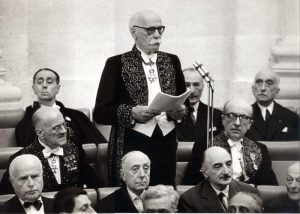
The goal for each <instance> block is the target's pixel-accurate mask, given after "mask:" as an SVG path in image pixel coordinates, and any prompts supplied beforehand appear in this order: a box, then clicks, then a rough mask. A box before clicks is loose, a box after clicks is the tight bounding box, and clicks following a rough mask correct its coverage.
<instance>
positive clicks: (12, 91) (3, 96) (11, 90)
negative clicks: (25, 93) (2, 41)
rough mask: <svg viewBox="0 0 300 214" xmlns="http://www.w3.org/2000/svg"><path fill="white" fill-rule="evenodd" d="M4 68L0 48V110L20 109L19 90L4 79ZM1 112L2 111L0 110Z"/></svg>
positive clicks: (20, 94)
mask: <svg viewBox="0 0 300 214" xmlns="http://www.w3.org/2000/svg"><path fill="white" fill-rule="evenodd" d="M5 75H6V69H5V68H4V67H2V51H1V50H0V111H1V112H2V111H7V110H13V109H20V108H21V107H20V104H19V101H20V99H21V97H22V93H21V90H20V89H19V88H18V87H15V86H13V85H11V84H10V83H9V82H6V81H5ZM2 113H3V112H2Z"/></svg>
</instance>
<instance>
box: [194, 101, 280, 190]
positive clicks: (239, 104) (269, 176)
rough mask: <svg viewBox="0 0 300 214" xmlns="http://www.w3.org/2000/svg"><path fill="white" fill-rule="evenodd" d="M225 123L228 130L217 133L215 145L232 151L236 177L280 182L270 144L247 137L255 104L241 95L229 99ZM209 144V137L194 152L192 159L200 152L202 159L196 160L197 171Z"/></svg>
mask: <svg viewBox="0 0 300 214" xmlns="http://www.w3.org/2000/svg"><path fill="white" fill-rule="evenodd" d="M222 123H223V126H224V132H221V133H220V134H219V135H217V136H214V139H213V145H214V146H220V147H223V148H225V149H226V150H227V151H228V152H230V153H231V155H232V163H233V164H232V168H233V178H234V179H237V180H239V181H243V182H246V183H250V184H254V185H278V182H277V179H276V175H275V173H274V172H273V170H272V162H271V159H270V155H269V152H268V148H267V147H266V146H265V145H264V144H262V143H258V142H254V141H252V140H250V139H249V138H247V137H245V134H246V132H247V131H248V130H249V128H250V127H251V124H252V107H251V105H250V104H248V103H247V102H246V101H245V100H243V99H240V98H233V99H231V100H229V101H227V102H226V103H225V105H224V108H223V114H222ZM209 144H210V145H211V142H209ZM206 145H207V144H206V141H203V142H202V143H201V144H199V146H200V148H198V149H197V151H198V152H197V153H193V154H192V158H191V162H192V161H195V160H196V158H194V157H193V156H199V157H198V160H199V162H198V163H193V166H195V167H194V168H193V170H194V171H197V170H199V168H200V165H201V161H202V158H203V155H202V153H203V151H204V150H205V149H206ZM197 164H198V165H197ZM197 166H198V167H197Z"/></svg>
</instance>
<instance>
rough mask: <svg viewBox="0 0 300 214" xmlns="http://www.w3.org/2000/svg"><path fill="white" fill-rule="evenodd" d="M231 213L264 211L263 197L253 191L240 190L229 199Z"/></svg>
mask: <svg viewBox="0 0 300 214" xmlns="http://www.w3.org/2000/svg"><path fill="white" fill-rule="evenodd" d="M228 206H229V207H228V212H229V213H262V212H263V205H262V199H261V197H260V196H259V195H257V194H254V193H251V192H238V193H236V194H235V195H234V196H233V197H232V198H231V199H230V201H229V205H228Z"/></svg>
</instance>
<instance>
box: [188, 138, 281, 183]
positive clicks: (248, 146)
mask: <svg viewBox="0 0 300 214" xmlns="http://www.w3.org/2000/svg"><path fill="white" fill-rule="evenodd" d="M242 145H243V147H242V152H243V158H244V166H245V172H246V175H247V177H248V178H249V179H246V178H245V177H242V181H244V182H246V183H250V184H254V185H255V186H257V185H278V182H277V179H276V175H275V173H274V172H273V170H272V162H271V158H270V155H269V152H268V149H267V147H266V146H265V145H264V144H262V143H258V142H254V141H252V140H250V139H248V138H246V137H244V138H243V142H242ZM214 146H220V147H223V148H224V149H226V150H227V151H228V152H229V153H231V150H230V146H229V143H228V137H227V136H226V135H225V133H224V132H222V133H220V134H219V135H217V136H215V137H214ZM206 147H207V146H206V139H205V140H204V141H203V142H202V143H200V144H195V145H194V147H193V151H192V158H191V160H190V162H189V164H188V167H187V170H186V174H185V178H184V182H185V183H184V184H188V185H195V184H196V183H198V182H200V181H201V180H203V179H204V176H203V174H202V173H201V172H200V168H201V165H202V161H203V152H204V151H205V150H206Z"/></svg>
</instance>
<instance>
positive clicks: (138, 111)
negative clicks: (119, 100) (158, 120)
mask: <svg viewBox="0 0 300 214" xmlns="http://www.w3.org/2000/svg"><path fill="white" fill-rule="evenodd" d="M159 114H160V111H157V110H153V109H149V108H148V106H141V105H137V106H134V107H133V108H132V110H131V116H132V118H133V119H134V120H136V121H138V122H141V123H146V122H147V121H149V120H150V119H152V118H153V117H155V116H157V115H159Z"/></svg>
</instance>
